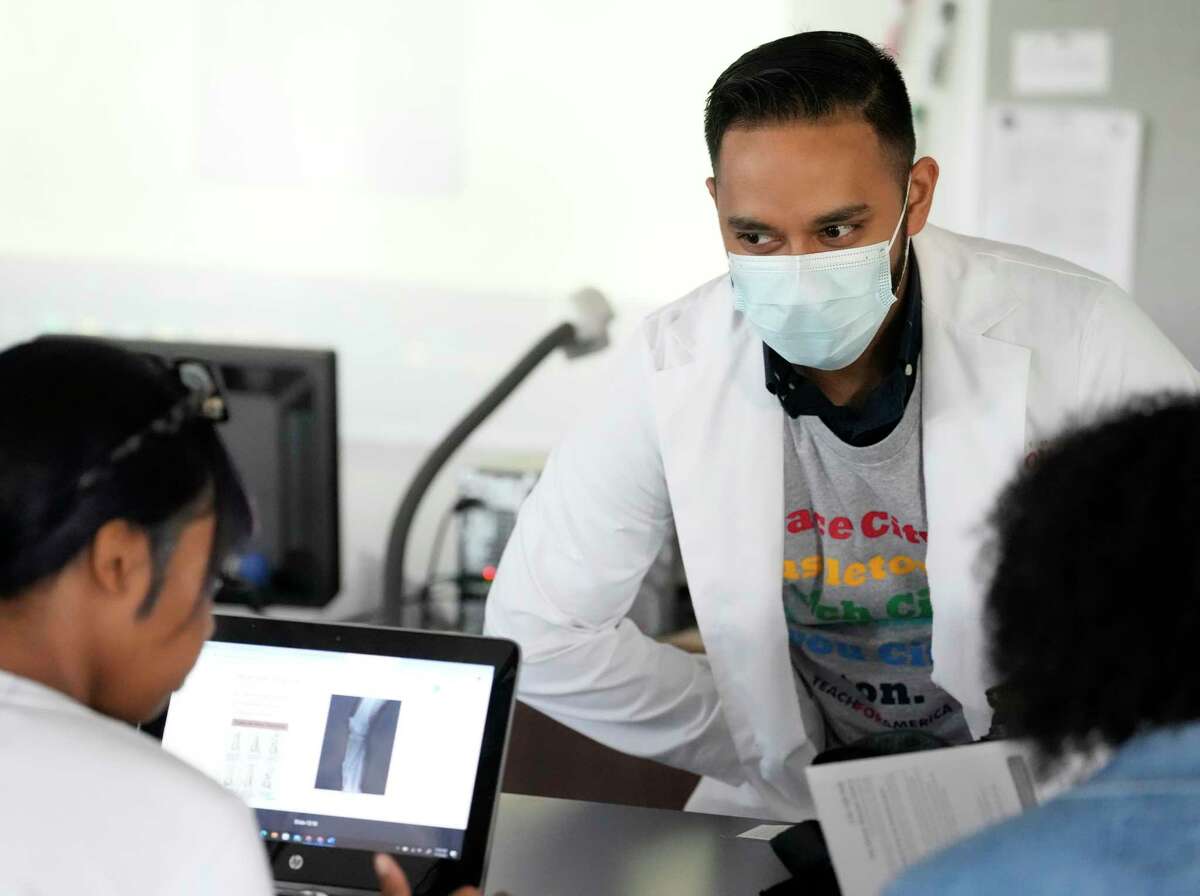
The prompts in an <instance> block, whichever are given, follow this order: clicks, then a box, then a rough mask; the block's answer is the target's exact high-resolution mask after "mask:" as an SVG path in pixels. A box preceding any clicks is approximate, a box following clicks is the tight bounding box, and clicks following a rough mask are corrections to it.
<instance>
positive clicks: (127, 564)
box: [85, 520, 153, 607]
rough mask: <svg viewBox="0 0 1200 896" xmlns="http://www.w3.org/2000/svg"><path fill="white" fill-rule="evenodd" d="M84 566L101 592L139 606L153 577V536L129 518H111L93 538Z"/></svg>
mask: <svg viewBox="0 0 1200 896" xmlns="http://www.w3.org/2000/svg"><path fill="white" fill-rule="evenodd" d="M85 566H86V571H87V573H88V574H89V576H90V578H91V580H92V583H93V585H94V586H95V587H96V588H97V590H98V591H99V592H100V593H101V594H104V595H106V596H110V597H112V598H114V599H116V600H119V601H129V602H132V603H133V604H134V606H135V607H136V606H140V605H141V602H142V600H143V599H144V598H145V595H146V594H147V592H149V590H150V583H151V580H152V578H153V570H152V563H151V557H150V538H149V536H148V535H147V534H146V532H145V530H144V529H141V528H139V527H137V526H134V525H133V524H132V523H129V522H127V521H126V520H110V521H109V522H107V523H105V524H104V525H103V526H101V527H100V530H99V531H98V532H97V533H96V535H95V537H94V538H93V539H92V543H91V546H90V547H89V548H88V551H87V556H86V558H85Z"/></svg>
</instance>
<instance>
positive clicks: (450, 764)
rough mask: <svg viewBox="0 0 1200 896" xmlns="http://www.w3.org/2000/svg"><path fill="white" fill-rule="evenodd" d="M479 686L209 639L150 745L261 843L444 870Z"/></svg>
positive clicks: (445, 671)
mask: <svg viewBox="0 0 1200 896" xmlns="http://www.w3.org/2000/svg"><path fill="white" fill-rule="evenodd" d="M492 675H493V670H492V667H491V666H488V665H475V664H471V663H461V662H442V661H437V660H424V659H411V658H396V657H387V656H377V655H368V654H356V653H341V652H330V651H323V650H305V649H299V648H291V647H272V646H264V645H260V644H238V643H227V642H220V641H210V642H209V643H207V644H206V645H205V646H204V650H203V652H202V653H201V655H200V659H199V661H198V662H197V663H196V667H195V668H194V669H193V670H192V673H191V675H190V676H189V677H188V679H187V682H186V683H185V685H184V686H183V688H182V689H181V690H180V691H179V692H178V693H176V694H175V695H174V696H173V697H172V698H171V703H170V708H169V713H168V715H167V720H166V727H165V728H164V730H163V738H162V742H163V746H164V747H165V748H166V749H168V750H170V751H171V752H172V753H174V754H175V755H177V756H179V757H180V758H181V759H183V760H185V761H186V762H188V763H190V764H191V765H193V766H195V767H197V768H199V769H201V770H202V771H204V772H206V773H207V774H208V775H210V776H211V777H212V778H214V779H215V780H216V781H218V782H219V783H221V784H222V785H224V786H225V787H226V788H228V789H229V790H232V791H233V792H235V793H237V794H239V795H240V796H241V797H242V798H243V799H244V800H245V801H246V802H247V803H249V804H250V806H251V807H253V808H254V810H255V811H256V813H257V816H258V822H259V828H260V831H259V834H260V836H261V837H262V838H263V839H265V840H271V841H283V842H293V843H302V844H304V845H305V846H330V847H337V848H344V849H362V850H373V851H385V852H391V853H399V854H401V855H405V854H409V855H419V856H428V857H431V858H438V859H458V858H459V857H460V856H461V855H462V849H463V839H464V834H465V831H466V829H467V820H468V817H469V815H470V810H471V798H472V794H473V791H474V787H475V774H476V769H477V768H478V764H479V753H480V747H481V743H482V739H483V733H484V723H485V721H486V718H487V711H488V700H489V696H490V694H491V688H492Z"/></svg>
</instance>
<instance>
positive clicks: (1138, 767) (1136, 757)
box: [1091, 721, 1200, 785]
mask: <svg viewBox="0 0 1200 896" xmlns="http://www.w3.org/2000/svg"><path fill="white" fill-rule="evenodd" d="M1184 779H1200V721H1197V722H1189V723H1187V724H1183V725H1172V726H1170V727H1167V728H1156V729H1154V730H1153V731H1148V732H1146V733H1145V734H1140V735H1138V736H1137V737H1134V738H1132V739H1131V740H1129V741H1127V742H1126V743H1125V744H1124V745H1123V746H1122V747H1120V749H1118V750H1117V752H1116V753H1115V754H1114V755H1113V758H1112V759H1111V760H1110V761H1109V763H1108V764H1107V765H1105V766H1104V768H1102V769H1100V771H1098V772H1097V773H1096V774H1095V776H1093V778H1092V779H1091V783H1095V784H1106V785H1108V784H1120V783H1128V782H1135V781H1163V780H1172V781H1180V780H1184Z"/></svg>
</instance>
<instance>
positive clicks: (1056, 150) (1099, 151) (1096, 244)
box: [981, 104, 1142, 291]
mask: <svg viewBox="0 0 1200 896" xmlns="http://www.w3.org/2000/svg"><path fill="white" fill-rule="evenodd" d="M1141 153H1142V123H1141V119H1140V118H1139V117H1138V116H1137V115H1136V114H1135V113H1133V112H1129V111H1126V110H1122V109H1108V108H1100V107H1090V106H1089V107H1082V106H1076V107H1071V106H1058V105H1038V104H998V105H995V106H993V107H992V108H991V109H990V110H989V113H988V121H987V136H986V151H985V153H984V165H983V185H982V191H981V192H982V200H983V236H986V237H988V238H989V239H995V240H1002V241H1004V242H1009V243H1017V244H1019V245H1022V246H1030V247H1032V248H1034V249H1037V250H1038V251H1040V252H1045V253H1047V254H1050V255H1057V256H1059V257H1061V258H1065V259H1067V260H1068V261H1073V262H1074V263H1075V264H1077V265H1080V266H1082V267H1085V268H1088V269H1089V270H1092V271H1095V272H1097V273H1099V274H1102V275H1103V276H1105V277H1108V278H1109V279H1111V280H1113V281H1114V282H1116V283H1117V284H1118V285H1119V286H1121V287H1122V288H1124V289H1126V290H1130V291H1131V290H1132V288H1133V273H1134V251H1135V240H1136V235H1137V206H1138V195H1139V177H1140V170H1141V169H1140V166H1141Z"/></svg>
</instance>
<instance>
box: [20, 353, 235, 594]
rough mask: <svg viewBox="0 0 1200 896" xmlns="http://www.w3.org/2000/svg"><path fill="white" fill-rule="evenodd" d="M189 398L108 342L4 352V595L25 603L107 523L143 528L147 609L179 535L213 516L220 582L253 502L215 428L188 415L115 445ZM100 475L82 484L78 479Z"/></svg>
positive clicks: (156, 369) (165, 373) (171, 377)
mask: <svg viewBox="0 0 1200 896" xmlns="http://www.w3.org/2000/svg"><path fill="white" fill-rule="evenodd" d="M184 394H186V392H185V389H184V387H183V386H182V384H181V383H180V382H179V381H178V378H177V376H176V375H175V374H174V372H173V371H171V370H170V369H169V368H167V367H166V366H165V365H163V364H156V363H154V362H153V360H152V359H150V358H148V357H146V356H142V355H135V354H133V353H131V352H128V351H125V350H124V349H120V348H117V347H115V346H113V345H109V344H107V343H104V342H101V341H98V340H89V339H78V338H70V337H54V338H43V339H39V340H36V341H34V342H27V343H24V344H22V345H18V346H16V347H14V348H10V349H8V350H7V351H5V352H3V353H2V354H0V395H5V396H7V397H6V399H5V403H4V410H3V413H2V414H0V600H2V599H12V598H16V597H18V596H20V595H21V594H22V593H24V592H25V591H26V590H28V589H29V588H30V587H32V586H34V585H36V584H38V583H39V582H41V581H43V580H45V579H46V578H48V577H50V576H51V575H54V574H55V573H57V572H59V571H60V570H62V569H63V568H64V567H65V566H67V565H68V564H69V563H70V562H71V560H72V559H73V558H74V557H76V556H77V555H78V554H79V553H80V551H82V550H83V549H84V548H85V547H86V546H87V545H88V544H89V543H90V542H91V540H92V539H93V538H94V537H95V535H96V533H97V532H98V531H99V529H100V528H101V527H102V526H103V525H104V524H106V523H108V522H110V521H112V520H116V519H123V520H127V521H128V522H130V523H132V524H134V525H137V526H139V527H141V528H143V529H144V530H145V531H147V533H148V535H149V537H150V541H151V546H152V549H153V559H154V563H155V577H154V582H155V584H153V585H152V586H151V589H150V592H149V593H148V594H147V596H146V599H145V601H144V602H143V605H142V607H141V612H142V613H143V614H144V613H148V612H149V611H150V610H151V609H152V607H153V603H154V600H155V598H156V596H157V591H158V588H157V585H158V584H160V583H161V574H162V572H163V568H164V567H165V564H166V562H167V561H168V560H169V558H170V554H171V553H172V551H173V548H174V538H175V536H176V535H177V534H178V530H179V528H180V527H181V526H182V525H183V524H184V523H186V522H187V521H188V520H189V519H192V518H196V517H198V516H199V515H201V514H202V513H204V512H207V511H209V510H211V511H212V512H214V513H215V516H216V536H215V537H214V539H213V546H212V549H211V553H210V556H209V570H208V571H209V574H210V576H215V575H217V574H218V573H219V572H220V568H221V566H222V564H223V563H224V561H225V559H226V558H227V557H228V556H229V555H230V554H231V553H232V552H233V551H234V550H236V548H237V547H238V546H239V545H240V544H241V542H242V541H244V539H245V538H246V537H247V536H248V534H249V532H250V528H251V514H250V508H249V503H248V500H247V497H246V494H245V491H244V490H243V488H242V485H241V482H240V480H239V478H238V475H237V473H236V471H235V470H234V467H233V464H232V462H231V461H230V458H229V455H228V454H227V452H226V450H225V447H224V445H223V444H222V442H221V439H220V437H219V436H218V435H217V432H216V430H215V429H214V426H213V424H212V423H211V422H210V421H208V420H206V419H194V420H190V421H188V422H186V423H184V424H183V426H182V427H180V428H179V429H178V431H177V432H174V433H169V434H155V435H151V436H148V437H147V438H146V439H144V440H143V442H142V443H141V446H140V447H139V448H138V449H137V450H136V451H134V452H133V453H132V454H130V455H129V456H127V457H125V458H123V459H121V460H119V461H117V462H114V463H109V461H108V458H109V456H110V454H111V453H112V451H113V449H114V448H116V447H117V446H118V445H120V444H121V443H122V442H123V441H125V440H126V439H128V438H129V437H130V436H132V435H134V434H135V433H138V432H141V431H143V430H144V429H145V427H146V426H147V425H148V424H149V423H151V422H152V421H154V420H155V419H157V418H158V417H160V416H161V415H162V414H163V413H164V412H165V411H167V410H168V409H170V408H171V407H172V406H173V405H174V404H176V403H177V402H178V401H179V399H180V398H181V397H182V396H183V395H184ZM98 467H99V468H101V469H104V471H105V473H106V475H103V476H99V477H96V478H95V481H94V482H92V483H91V484H89V485H87V486H86V487H80V479H81V477H83V476H84V474H85V473H88V472H89V471H92V470H94V469H96V468H98Z"/></svg>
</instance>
